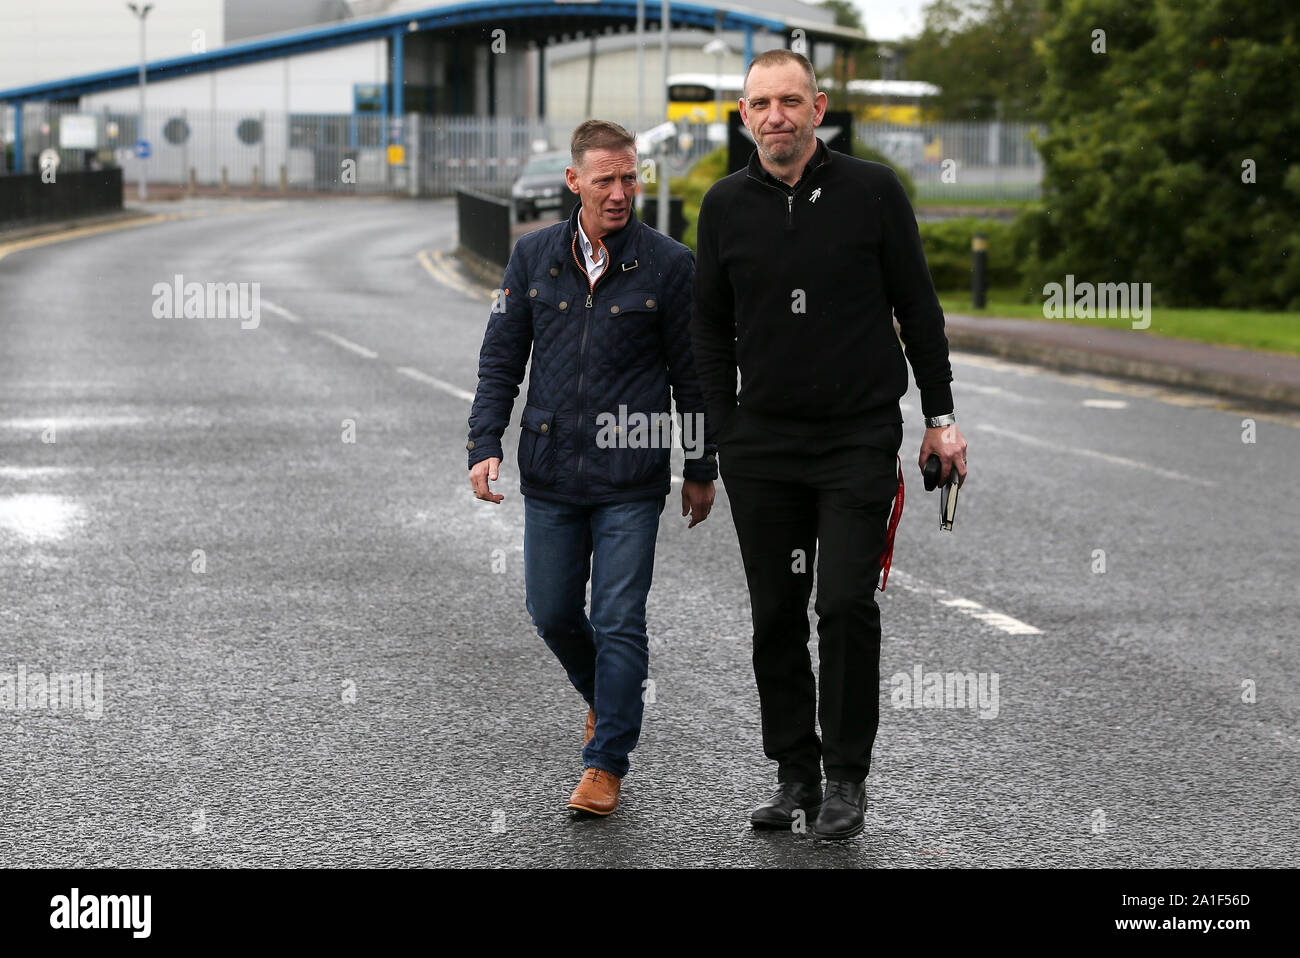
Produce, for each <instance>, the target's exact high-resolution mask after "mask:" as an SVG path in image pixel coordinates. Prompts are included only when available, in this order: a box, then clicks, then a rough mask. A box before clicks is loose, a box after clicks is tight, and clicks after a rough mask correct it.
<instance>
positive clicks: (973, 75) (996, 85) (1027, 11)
mask: <svg viewBox="0 0 1300 958" xmlns="http://www.w3.org/2000/svg"><path fill="white" fill-rule="evenodd" d="M1045 27H1046V19H1045V17H1044V13H1043V0H932V2H931V3H930V4H928V5H927V6H926V8H925V26H924V27H923V28H922V30H921V33H920V35H919V36H917V37H916V38H915V39H913V40H910V41H908V42H907V44H906V51H905V52H906V57H907V75H908V76H909V77H910V78H911V79H914V80H925V81H926V82H929V83H934V84H937V85H938V86H939V87H940V89H941V90H942V92H941V93H940V94H939V95H938V96H937V97H935V102H934V103H933V104H932V108H933V109H935V110H936V111H937V112H938V114H939V117H940V118H941V119H944V120H991V119H997V118H1001V119H1004V120H1031V119H1034V115H1035V111H1036V109H1037V105H1038V98H1039V90H1040V88H1041V86H1042V83H1043V66H1042V63H1041V62H1040V60H1039V58H1038V57H1037V55H1036V54H1035V52H1034V40H1035V39H1036V38H1037V37H1039V36H1040V35H1041V34H1042V32H1043V30H1044V29H1045Z"/></svg>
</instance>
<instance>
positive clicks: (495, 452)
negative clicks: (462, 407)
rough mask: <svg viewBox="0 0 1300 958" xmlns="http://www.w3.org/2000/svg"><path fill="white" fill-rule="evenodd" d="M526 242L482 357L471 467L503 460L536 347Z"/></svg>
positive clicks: (509, 268) (518, 248)
mask: <svg viewBox="0 0 1300 958" xmlns="http://www.w3.org/2000/svg"><path fill="white" fill-rule="evenodd" d="M523 246H524V244H523V243H518V244H516V245H515V249H514V251H513V252H512V253H511V254H510V262H509V263H508V264H507V265H506V275H505V280H504V281H503V282H502V284H501V290H500V292H499V293H497V295H496V296H495V297H494V299H493V302H492V312H491V314H490V316H489V318H488V324H487V332H486V333H484V335H483V346H482V348H481V349H480V350H479V356H478V389H477V390H476V391H475V392H474V405H473V406H472V407H471V409H470V414H469V442H468V443H466V447H467V448H468V450H469V468H471V469H472V468H473V467H474V464H475V463H477V462H482V461H483V460H484V459H503V458H505V457H504V456H503V455H502V452H501V436H502V434H503V433H505V431H506V426H507V425H508V424H509V423H510V410H511V408H512V407H513V405H514V400H515V397H516V396H518V395H519V384H520V383H521V382H523V381H524V371H525V369H526V368H527V365H528V354H529V352H530V351H531V350H532V346H533V317H532V310H531V308H530V307H529V305H528V296H527V294H526V291H525V287H526V285H527V280H528V266H527V263H526V262H525V260H524V253H523V250H522V247H523Z"/></svg>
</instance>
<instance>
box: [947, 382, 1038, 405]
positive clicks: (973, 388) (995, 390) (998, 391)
mask: <svg viewBox="0 0 1300 958" xmlns="http://www.w3.org/2000/svg"><path fill="white" fill-rule="evenodd" d="M956 386H957V389H958V390H959V391H960V392H972V393H982V394H983V395H986V396H997V397H998V398H999V399H1010V400H1011V401H1012V402H1027V403H1035V404H1039V405H1041V404H1042V402H1043V400H1041V399H1038V398H1035V397H1033V396H1022V395H1020V393H1013V392H1009V391H1008V390H1006V389H1003V388H1002V387H1001V386H981V385H979V384H977V383H968V382H961V383H958V384H956Z"/></svg>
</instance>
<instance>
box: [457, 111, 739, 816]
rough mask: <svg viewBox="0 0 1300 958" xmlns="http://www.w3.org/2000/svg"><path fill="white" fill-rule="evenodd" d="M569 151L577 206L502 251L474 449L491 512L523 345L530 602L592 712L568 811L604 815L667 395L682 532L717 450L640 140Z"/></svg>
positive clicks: (591, 134) (595, 140)
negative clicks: (651, 213)
mask: <svg viewBox="0 0 1300 958" xmlns="http://www.w3.org/2000/svg"><path fill="white" fill-rule="evenodd" d="M570 152H571V154H572V160H573V165H572V166H570V167H568V168H567V169H566V170H565V178H566V180H567V182H568V185H569V189H570V190H572V191H573V192H574V193H576V194H578V197H579V200H580V205H579V206H578V208H577V209H575V210H574V212H573V214H572V215H571V216H570V217H569V219H568V221H567V222H564V223H558V224H556V225H554V226H551V227H547V228H545V229H540V230H537V231H536V232H533V233H529V234H528V235H527V236H524V237H523V238H521V239H520V240H519V242H518V243H517V244H516V245H515V248H514V252H513V253H511V255H510V262H509V264H508V265H507V266H506V275H505V282H504V283H502V287H501V289H500V290H498V291H497V295H496V299H495V301H494V303H493V307H492V315H491V318H490V319H489V320H488V326H487V332H486V334H485V335H484V337H483V348H482V350H481V352H480V354H479V372H478V391H477V392H476V393H475V396H474V407H473V410H472V412H471V413H470V417H469V441H468V442H467V443H466V448H467V449H468V450H469V467H470V472H469V478H470V485H471V486H472V487H473V489H474V495H475V496H476V497H477V498H479V499H482V500H483V501H485V502H491V503H499V502H500V501H501V500H502V498H504V497H503V496H501V495H499V494H496V493H494V492H492V490H491V487H490V485H489V483H491V482H495V481H496V480H497V478H498V475H499V472H500V464H501V458H502V450H501V436H502V434H503V433H504V432H505V428H506V425H507V423H508V422H509V421H510V411H511V407H512V405H513V403H514V399H515V397H516V396H517V395H518V394H519V384H520V382H522V381H523V378H524V370H525V367H526V366H527V365H528V356H529V351H530V350H531V352H532V366H531V369H529V378H528V400H527V403H526V405H525V406H524V410H523V415H522V417H521V421H520V427H521V431H520V438H519V488H520V492H522V493H523V495H524V582H525V590H526V593H527V607H528V613H529V615H531V616H532V619H533V624H534V625H535V626H536V627H537V633H538V635H540V636H541V637H542V639H543V640H544V641H545V642H546V644H547V646H548V647H549V648H550V649H551V651H552V652H554V653H555V656H556V658H558V659H559V660H560V664H561V665H563V666H564V670H565V672H566V673H567V674H568V677H569V681H570V682H572V683H573V687H574V688H575V689H577V690H578V693H579V694H580V695H581V696H582V697H583V699H584V700H586V702H587V705H588V706H589V708H588V711H587V727H586V741H585V744H584V747H583V750H582V764H583V775H582V779H581V780H580V781H579V783H578V786H577V787H576V788H575V789H574V790H573V793H572V794H571V795H570V797H569V803H568V807H569V808H570V809H573V810H574V811H578V812H585V813H590V814H594V815H608V814H609V813H610V812H612V811H614V808H615V806H616V805H617V803H618V793H619V788H620V786H621V784H622V780H623V777H624V776H626V775H627V771H628V755H629V753H630V752H631V751H632V749H633V748H634V747H635V746H636V743H637V738H638V737H639V736H640V733H641V718H642V712H643V709H644V699H643V695H644V689H645V688H646V677H647V672H648V668H649V661H650V652H649V644H648V639H647V636H646V614H645V609H646V596H647V594H648V593H649V591H650V578H651V574H652V572H653V570H654V552H655V537H656V535H657V534H658V531H659V517H660V515H661V514H662V512H663V509H664V500H665V497H666V496H667V495H668V493H669V491H670V490H671V481H672V479H671V473H670V471H669V456H670V447H671V446H672V444H673V428H672V427H673V425H674V423H673V420H672V415H671V408H670V403H669V399H670V388H671V396H672V398H673V399H675V400H676V404H677V412H678V414H679V417H680V418H679V420H678V423H679V425H680V440H681V445H682V448H683V450H684V452H685V456H686V460H685V466H684V468H683V470H682V472H683V475H684V477H685V481H683V483H682V515H683V516H686V515H688V514H689V515H690V524H689V525H688V526H687V528H691V527H693V526H695V525H696V523H699V522H703V521H704V520H705V519H706V518H707V517H708V514H709V510H710V508H711V507H712V505H713V495H714V490H713V480H714V479H715V478H716V476H717V456H716V448H715V446H714V445H713V442H712V438H711V436H710V435H708V433H707V431H706V426H705V413H704V398H703V395H702V394H701V392H700V385H699V382H698V380H697V378H696V374H695V364H694V360H693V358H692V356H691V341H690V313H691V286H692V282H693V280H694V276H695V261H694V259H693V257H692V255H691V251H690V250H689V249H687V248H686V247H685V246H683V245H682V244H681V243H678V242H676V241H675V240H672V239H670V238H668V237H667V236H664V235H663V234H662V233H659V232H656V231H655V230H653V229H651V228H650V227H649V226H646V225H645V224H644V223H641V222H640V221H638V220H637V217H636V213H635V211H634V209H633V200H634V198H635V196H636V192H637V163H636V140H635V139H634V138H633V136H632V134H630V133H629V132H628V131H627V130H625V129H623V127H621V126H619V125H618V124H616V123H609V122H606V121H603V120H588V121H587V122H585V123H583V124H581V125H580V126H579V127H578V128H577V129H576V130H575V131H574V133H573V140H572V143H571V145H570ZM588 579H590V581H591V610H590V614H588V612H587V608H586V589H587V582H588Z"/></svg>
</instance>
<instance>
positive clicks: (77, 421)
mask: <svg viewBox="0 0 1300 958" xmlns="http://www.w3.org/2000/svg"><path fill="white" fill-rule="evenodd" d="M142 422H146V420H145V419H143V418H142V417H140V416H51V417H50V418H48V419H39V418H31V419H0V429H13V430H15V431H17V432H26V431H32V432H42V431H44V430H45V429H48V428H49V427H51V426H53V427H54V432H55V439H56V441H57V439H58V434H59V433H61V432H63V430H65V429H106V428H112V427H113V426H135V425H138V424H139V423H142Z"/></svg>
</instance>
